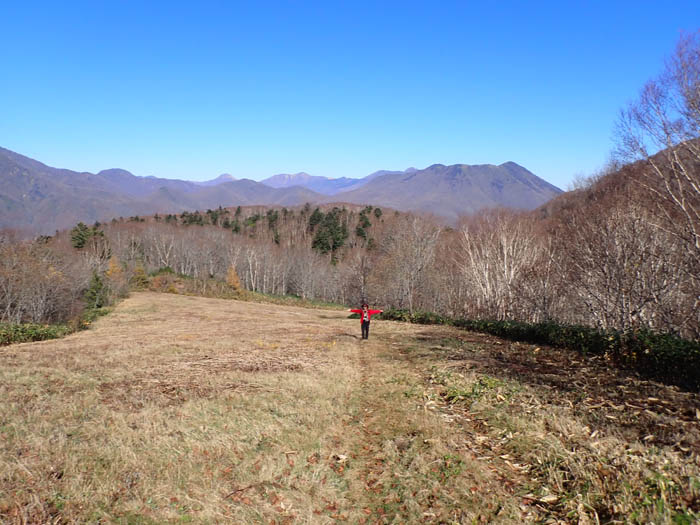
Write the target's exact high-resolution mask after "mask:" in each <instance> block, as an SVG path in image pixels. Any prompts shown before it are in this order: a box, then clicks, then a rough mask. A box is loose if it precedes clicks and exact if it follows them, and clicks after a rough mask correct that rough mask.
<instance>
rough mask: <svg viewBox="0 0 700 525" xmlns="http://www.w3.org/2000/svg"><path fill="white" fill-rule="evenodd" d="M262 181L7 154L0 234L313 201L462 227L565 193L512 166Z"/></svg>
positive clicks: (0, 185)
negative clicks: (62, 165)
mask: <svg viewBox="0 0 700 525" xmlns="http://www.w3.org/2000/svg"><path fill="white" fill-rule="evenodd" d="M263 182H264V183H261V182H255V181H252V180H249V179H241V180H235V179H233V177H232V176H230V175H228V174H224V175H221V176H219V177H217V178H216V179H213V180H211V181H205V182H192V181H184V180H172V179H164V178H157V177H138V176H136V175H133V174H132V173H130V172H128V171H126V170H122V169H109V170H104V171H100V172H99V173H87V172H75V171H71V170H66V169H58V168H52V167H50V166H46V165H45V164H42V163H41V162H38V161H36V160H33V159H30V158H28V157H25V156H23V155H19V154H18V153H14V152H12V151H9V150H6V149H3V148H0V229H3V228H12V229H20V230H24V231H26V232H29V233H32V234H36V233H44V234H50V233H53V232H54V231H55V230H56V229H62V228H69V227H72V226H74V225H75V224H76V223H77V222H78V221H83V222H86V223H92V222H94V221H104V220H109V219H111V218H113V217H130V216H133V215H151V214H154V213H181V212H182V211H185V210H188V211H191V210H195V209H199V210H206V209H208V208H216V207H218V206H237V205H276V206H294V205H297V204H304V203H306V202H309V203H316V202H348V203H355V204H372V205H377V206H384V207H389V208H395V209H398V210H405V211H418V212H429V213H432V214H435V215H437V216H441V217H444V218H445V219H446V220H447V221H450V222H454V221H455V220H456V219H457V218H458V217H459V216H461V215H466V214H469V213H473V212H475V211H477V210H479V209H482V208H485V207H493V206H506V207H512V208H521V209H534V208H536V207H538V206H540V205H542V204H544V203H545V202H547V201H548V200H550V199H551V198H552V197H555V196H556V195H558V194H559V193H561V190H560V189H559V188H556V187H555V186H552V185H551V184H549V183H547V182H546V181H544V180H542V179H540V178H539V177H537V176H536V175H534V174H533V173H531V172H530V171H528V170H527V169H525V168H523V167H522V166H519V165H518V164H516V163H514V162H506V163H504V164H501V165H499V166H494V165H492V164H484V165H478V166H469V165H466V164H456V165H453V166H444V165H442V164H434V165H432V166H429V167H428V168H425V169H422V170H417V169H415V168H409V169H407V170H404V171H388V170H382V171H376V172H374V173H372V174H370V175H368V176H366V177H363V178H362V179H351V178H339V179H329V178H327V177H314V176H312V175H309V174H307V173H297V174H294V175H276V176H274V177H270V178H269V179H266V180H265V181H263ZM341 190H343V191H341Z"/></svg>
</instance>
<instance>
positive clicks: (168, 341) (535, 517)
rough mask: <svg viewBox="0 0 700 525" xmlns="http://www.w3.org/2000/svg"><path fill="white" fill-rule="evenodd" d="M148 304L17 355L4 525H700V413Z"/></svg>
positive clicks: (496, 365) (251, 314) (10, 379)
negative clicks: (699, 524)
mask: <svg viewBox="0 0 700 525" xmlns="http://www.w3.org/2000/svg"><path fill="white" fill-rule="evenodd" d="M347 316H348V312H346V311H343V310H324V309H309V308H299V307H290V306H279V305H272V304H263V303H251V302H239V301H231V300H218V299H206V298H197V297H188V296H181V295H173V294H153V293H136V294H133V295H132V296H131V297H130V298H128V299H126V300H124V301H123V302H122V303H120V304H119V305H118V306H117V307H116V308H115V310H114V311H113V312H112V313H110V314H109V315H108V316H106V317H103V318H101V319H99V320H98V321H97V322H96V323H95V324H94V325H93V326H92V327H91V328H90V329H89V330H86V331H83V332H80V333H76V334H73V335H71V336H69V337H66V338H64V339H60V340H54V341H45V342H39V343H28V344H20V345H12V346H8V347H2V348H0V404H1V406H2V410H0V523H2V524H5V523H7V524H14V523H125V524H126V523H129V524H131V523H133V524H137V523H139V524H151V523H153V524H155V523H278V524H283V523H290V524H292V523H295V524H296V523H338V522H347V523H367V524H369V523H372V524H374V523H380V524H384V523H523V522H524V523H581V524H586V523H693V522H694V521H695V520H696V519H700V514H698V512H699V511H700V461H699V460H698V452H699V450H700V403H699V402H698V396H697V395H696V394H690V393H685V392H682V391H679V390H678V389H676V388H670V387H666V386H663V385H659V384H657V383H652V382H647V381H641V380H639V379H636V378H634V377H629V376H626V375H624V374H620V373H617V372H615V371H613V370H611V369H610V368H609V367H608V366H606V363H604V362H602V361H600V360H595V359H584V358H582V357H581V356H578V355H576V354H573V353H568V352H565V351H558V350H553V349H549V348H539V347H535V346H532V345H525V344H517V343H509V342H504V341H500V340H498V339H495V338H493V337H491V336H485V335H479V334H474V333H469V332H464V331H459V330H456V329H453V328H448V327H426V326H416V325H409V324H404V323H396V322H389V321H381V320H376V321H372V328H371V331H370V338H369V340H366V341H364V340H361V339H360V326H359V321H358V320H352V319H348V318H347Z"/></svg>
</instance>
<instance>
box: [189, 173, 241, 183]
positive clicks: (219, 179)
mask: <svg viewBox="0 0 700 525" xmlns="http://www.w3.org/2000/svg"><path fill="white" fill-rule="evenodd" d="M235 180H237V179H236V177H234V176H233V175H231V174H229V173H222V174H221V175H219V176H218V177H216V178H215V179H212V180H205V181H204V182H195V184H197V185H198V186H216V185H218V184H222V183H224V182H233V181H235Z"/></svg>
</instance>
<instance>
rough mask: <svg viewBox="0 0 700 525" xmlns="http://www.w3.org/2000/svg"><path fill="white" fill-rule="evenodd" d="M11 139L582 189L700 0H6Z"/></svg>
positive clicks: (180, 157) (164, 157)
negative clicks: (576, 183)
mask: <svg viewBox="0 0 700 525" xmlns="http://www.w3.org/2000/svg"><path fill="white" fill-rule="evenodd" d="M1 12H2V18H3V24H2V26H3V29H2V31H0V59H1V60H0V146H3V147H5V148H8V149H11V150H13V151H17V152H18V153H22V154H24V155H27V156H30V157H32V158H36V159H37V160H40V161H42V162H44V163H46V164H49V165H52V166H56V167H63V168H69V169H73V170H81V171H82V170H84V171H92V172H95V171H99V170H101V169H106V168H111V167H121V168H124V169H128V170H129V171H131V172H133V173H134V174H136V175H144V176H145V175H155V176H159V177H168V178H185V179H191V180H205V179H211V178H214V177H216V176H217V175H219V174H221V173H224V172H228V173H231V174H233V175H234V176H236V177H239V178H240V177H247V178H252V179H257V180H259V179H261V178H265V177H267V176H270V175H273V174H276V173H294V172H298V171H306V172H309V173H311V174H313V175H325V176H331V177H340V176H349V177H361V176H364V175H367V174H369V173H370V172H372V171H375V170H378V169H404V168H406V167H409V166H415V167H418V168H423V167H426V166H428V165H430V164H434V163H442V164H454V163H467V164H482V163H492V164H500V163H502V162H505V161H508V160H512V161H515V162H517V163H519V164H521V165H523V166H525V167H526V168H528V169H530V170H531V171H533V172H534V173H535V174H537V175H539V176H541V177H543V178H544V179H546V180H548V181H549V182H552V183H553V184H556V185H558V186H560V187H566V186H567V184H568V183H569V182H570V181H571V179H572V178H573V176H574V175H576V174H590V173H591V172H593V171H595V170H596V169H598V168H599V167H601V166H602V165H603V164H604V162H605V161H606V159H607V156H608V153H609V151H610V150H611V148H612V133H613V125H614V121H615V118H616V116H617V113H618V111H619V109H620V108H621V107H622V106H623V105H625V104H626V103H627V102H628V101H630V100H631V99H632V98H633V97H634V96H635V95H636V93H637V92H638V91H639V89H640V88H641V86H642V85H643V83H644V82H645V81H646V80H647V79H649V78H650V77H652V76H654V75H656V74H657V73H658V72H659V71H660V69H661V67H662V64H663V60H664V58H665V57H666V56H667V55H668V54H669V53H671V52H672V50H673V48H674V46H675V43H676V41H677V39H678V37H679V35H680V32H681V31H695V30H697V29H698V28H700V1H698V0H694V1H681V0H674V1H673V2H659V1H645V0H637V1H614V0H607V1H595V2H594V1H588V2H567V1H561V0H559V1H556V2H529V1H514V2H508V1H506V2H503V1H500V2H490V1H488V2H487V1H484V2H468V1H466V0H465V1H459V2H447V1H439V2H429V1H426V2H409V1H400V2H366V3H364V2H335V1H332V0H331V1H324V2H318V3H315V2H314V3H311V2H292V1H289V2H247V3H237V2H223V1H222V2H174V1H168V2H143V1H133V2H130V1H124V2H122V1H113V2H106V1H99V0H97V1H96V0H92V1H89V2H65V3H64V2H53V1H52V2H31V1H12V0H10V1H9V2H3V7H2V11H1Z"/></svg>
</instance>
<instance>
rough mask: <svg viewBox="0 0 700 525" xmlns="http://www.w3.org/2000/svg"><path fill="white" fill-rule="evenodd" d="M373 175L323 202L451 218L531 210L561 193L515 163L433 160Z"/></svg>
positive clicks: (452, 219) (453, 219)
mask: <svg viewBox="0 0 700 525" xmlns="http://www.w3.org/2000/svg"><path fill="white" fill-rule="evenodd" d="M372 175H373V176H374V177H373V178H372V179H371V180H370V181H369V182H367V183H365V184H364V185H363V186H361V187H360V188H357V189H354V190H351V191H347V192H342V193H339V194H337V195H334V196H333V198H332V199H328V198H327V199H326V202H330V201H339V202H349V203H355V204H373V205H377V206H388V207H391V208H395V209H397V210H403V211H417V212H428V213H432V214H434V215H437V216H441V217H444V218H446V219H448V220H450V221H455V220H456V219H457V218H458V217H459V216H461V215H467V214H470V213H474V212H476V211H478V210H480V209H483V208H489V207H499V206H503V207H510V208H519V209H526V210H531V209H535V208H537V207H538V206H540V205H542V204H544V203H545V202H547V201H548V200H550V199H551V198H553V197H555V196H557V195H559V194H560V193H562V190H560V189H559V188H557V187H556V186H553V185H552V184H549V183H548V182H546V181H545V180H543V179H540V178H539V177H537V176H536V175H535V174H533V173H532V172H530V171H528V170H527V169H525V168H523V167H522V166H520V165H518V164H516V163H515V162H506V163H504V164H501V165H499V166H495V165H493V164H482V165H476V166H470V165H467V164H455V165H452V166H445V165H442V164H433V165H432V166H429V167H427V168H425V169H423V170H415V169H412V170H407V171H404V172H376V173H374V174H372Z"/></svg>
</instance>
